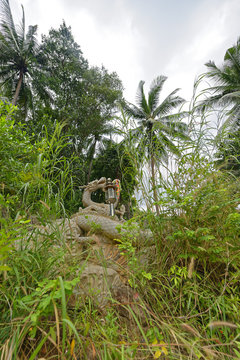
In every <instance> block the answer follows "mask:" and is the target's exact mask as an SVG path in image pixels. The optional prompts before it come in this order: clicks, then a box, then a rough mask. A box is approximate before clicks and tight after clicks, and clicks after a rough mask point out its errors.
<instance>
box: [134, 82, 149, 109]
mask: <svg viewBox="0 0 240 360" xmlns="http://www.w3.org/2000/svg"><path fill="white" fill-rule="evenodd" d="M144 84H145V81H142V80H141V81H140V82H139V85H138V90H137V94H136V103H137V105H138V106H139V108H140V109H141V110H142V111H143V112H144V113H145V114H150V112H151V111H150V108H149V106H148V103H147V100H146V98H145V94H144V90H143V85H144Z"/></svg>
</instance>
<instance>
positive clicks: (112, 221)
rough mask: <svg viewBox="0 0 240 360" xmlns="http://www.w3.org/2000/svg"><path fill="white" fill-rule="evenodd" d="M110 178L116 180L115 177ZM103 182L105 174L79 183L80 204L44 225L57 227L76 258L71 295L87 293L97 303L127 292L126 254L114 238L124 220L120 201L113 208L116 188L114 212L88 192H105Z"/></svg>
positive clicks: (118, 235)
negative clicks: (67, 216) (76, 275)
mask: <svg viewBox="0 0 240 360" xmlns="http://www.w3.org/2000/svg"><path fill="white" fill-rule="evenodd" d="M114 182H115V183H117V184H118V182H117V181H114ZM114 182H113V183H114ZM106 186H107V180H106V178H105V177H102V178H101V179H99V180H94V181H92V182H90V183H89V184H87V185H85V186H82V187H81V188H82V189H83V196H82V203H83V206H84V208H83V209H82V208H79V211H78V212H77V213H76V214H74V215H73V216H72V217H71V218H70V219H58V220H57V221H55V222H54V223H52V224H48V225H47V227H45V231H47V233H48V234H49V233H54V232H55V233H56V229H57V231H58V233H60V234H61V236H62V238H63V239H64V241H66V242H70V243H71V254H70V258H71V259H72V258H73V257H75V260H76V258H77V259H79V269H80V270H79V272H80V277H81V281H80V283H79V284H78V285H77V286H76V289H75V297H78V296H80V295H81V296H82V295H84V294H85V295H89V293H91V294H93V295H94V299H95V300H97V301H99V302H100V303H101V304H102V303H104V302H105V301H106V299H107V298H109V295H110V294H111V296H115V298H116V297H118V298H119V296H120V297H121V300H123V299H122V296H124V299H126V296H127V298H128V297H129V291H130V292H131V289H129V286H128V284H127V277H128V276H127V274H126V271H127V265H126V263H127V261H126V257H125V256H123V255H122V252H120V251H119V248H118V246H117V241H116V239H121V238H122V236H123V234H122V231H121V226H122V225H123V224H124V221H125V220H124V219H123V215H124V213H125V207H124V205H122V206H120V209H119V210H117V209H116V208H117V205H118V200H119V191H118V192H117V193H118V197H117V201H116V202H115V204H114V208H115V215H114V216H110V215H109V209H110V206H109V205H108V204H105V203H97V202H94V201H93V200H92V199H91V195H92V193H93V192H95V191H97V190H99V189H100V190H102V191H104V192H106ZM123 231H126V230H123ZM70 261H72V260H70ZM117 294H118V295H117ZM119 294H120V295H119Z"/></svg>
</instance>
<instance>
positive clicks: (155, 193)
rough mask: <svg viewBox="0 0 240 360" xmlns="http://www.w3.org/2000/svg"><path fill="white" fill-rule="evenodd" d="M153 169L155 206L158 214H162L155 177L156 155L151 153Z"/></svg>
mask: <svg viewBox="0 0 240 360" xmlns="http://www.w3.org/2000/svg"><path fill="white" fill-rule="evenodd" d="M151 170H152V186H153V198H154V201H155V203H156V204H155V207H156V212H157V215H160V211H159V206H158V204H157V201H158V196H157V189H156V179H155V161H154V155H153V154H152V155H151Z"/></svg>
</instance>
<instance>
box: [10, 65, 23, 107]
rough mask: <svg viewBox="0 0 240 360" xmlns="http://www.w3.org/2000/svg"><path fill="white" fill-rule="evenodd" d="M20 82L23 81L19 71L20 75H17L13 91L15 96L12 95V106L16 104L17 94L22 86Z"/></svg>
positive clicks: (21, 73)
mask: <svg viewBox="0 0 240 360" xmlns="http://www.w3.org/2000/svg"><path fill="white" fill-rule="evenodd" d="M22 81H23V72H22V71H20V75H19V79H18V83H17V88H16V91H15V94H14V97H13V101H12V104H13V105H14V106H15V105H16V103H17V99H18V96H19V92H20V89H21V86H22Z"/></svg>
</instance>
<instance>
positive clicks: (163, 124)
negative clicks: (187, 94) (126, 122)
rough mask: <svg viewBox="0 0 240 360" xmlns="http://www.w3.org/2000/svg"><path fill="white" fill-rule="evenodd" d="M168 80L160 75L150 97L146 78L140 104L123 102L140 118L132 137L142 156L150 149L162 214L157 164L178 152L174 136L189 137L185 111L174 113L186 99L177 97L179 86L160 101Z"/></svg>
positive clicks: (131, 112)
mask: <svg viewBox="0 0 240 360" xmlns="http://www.w3.org/2000/svg"><path fill="white" fill-rule="evenodd" d="M166 80H167V77H166V76H162V75H161V76H158V77H157V78H156V79H154V80H153V81H152V83H151V85H150V90H149V93H148V98H147V99H146V96H145V94H144V89H143V86H144V81H140V83H139V86H138V91H137V96H136V103H137V106H136V105H134V104H131V103H125V104H124V105H123V108H124V111H125V113H126V114H127V115H128V116H131V117H133V118H134V119H136V120H137V121H138V126H137V127H136V128H135V129H133V130H132V131H131V132H132V134H131V135H132V136H133V137H134V139H135V140H136V142H137V144H138V153H139V154H140V155H143V153H145V151H147V154H148V158H149V160H150V165H151V179H152V185H153V196H154V200H155V203H156V212H157V214H158V215H159V207H158V205H157V200H158V198H157V191H156V177H155V166H156V162H158V160H159V159H160V158H162V159H163V160H165V161H166V160H167V156H168V151H170V152H172V153H174V154H179V151H178V148H177V146H176V145H175V144H174V141H173V140H172V138H173V137H175V138H187V135H186V132H187V126H186V124H184V123H182V122H181V121H179V120H180V119H181V117H183V116H186V113H178V114H172V111H173V110H175V109H176V108H177V107H178V106H180V105H182V104H183V103H184V102H185V100H184V99H182V98H181V97H179V96H177V95H176V93H177V92H178V90H179V89H175V90H174V91H173V92H171V93H170V94H169V95H168V96H167V97H166V98H165V100H163V101H162V102H161V103H159V97H160V93H161V90H162V87H163V85H164V83H165V81H166Z"/></svg>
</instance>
